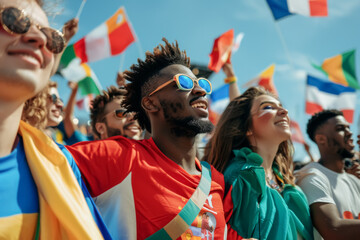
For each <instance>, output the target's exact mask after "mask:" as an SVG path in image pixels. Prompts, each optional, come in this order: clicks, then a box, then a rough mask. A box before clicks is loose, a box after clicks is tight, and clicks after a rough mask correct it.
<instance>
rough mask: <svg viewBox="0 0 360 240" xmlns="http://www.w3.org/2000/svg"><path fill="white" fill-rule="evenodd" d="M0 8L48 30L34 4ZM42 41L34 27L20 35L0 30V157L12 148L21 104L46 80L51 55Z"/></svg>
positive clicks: (4, 1) (16, 0) (0, 0)
mask: <svg viewBox="0 0 360 240" xmlns="http://www.w3.org/2000/svg"><path fill="white" fill-rule="evenodd" d="M0 5H1V6H2V7H6V6H13V7H17V8H19V9H23V10H24V11H25V12H26V13H27V14H28V16H29V17H30V18H31V19H32V21H33V22H35V23H37V24H39V25H40V26H44V27H45V26H46V27H48V26H49V23H48V20H47V17H46V15H45V13H44V11H43V10H42V9H41V7H40V6H39V5H38V4H37V3H36V2H35V1H23V0H13V1H8V0H0ZM46 41H47V40H46V37H45V35H44V34H43V33H42V32H41V31H40V30H39V29H38V28H36V27H35V26H34V25H32V26H31V27H30V29H29V31H28V32H27V33H25V34H23V35H13V34H9V33H7V32H6V31H5V30H4V29H3V28H2V27H0V109H1V111H0V142H1V143H2V144H0V157H3V156H6V155H8V154H10V152H11V151H12V149H13V146H16V141H15V140H16V136H17V131H18V128H19V123H20V119H21V114H22V110H23V105H24V102H25V101H26V100H27V99H29V98H31V97H33V96H34V95H35V94H36V93H38V92H39V91H40V90H42V89H43V88H44V87H45V86H46V84H47V81H48V79H49V77H50V73H51V69H52V67H53V63H54V55H53V53H51V52H49V51H48V50H47V49H46V47H45V45H46ZM24 53H26V54H24ZM33 56H36V58H34V57H33Z"/></svg>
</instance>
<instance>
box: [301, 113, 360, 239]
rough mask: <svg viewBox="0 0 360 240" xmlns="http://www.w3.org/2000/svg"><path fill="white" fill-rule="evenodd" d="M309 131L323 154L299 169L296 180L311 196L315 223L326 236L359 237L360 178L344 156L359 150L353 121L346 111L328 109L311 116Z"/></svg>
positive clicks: (324, 236) (310, 201) (332, 237)
mask: <svg viewBox="0 0 360 240" xmlns="http://www.w3.org/2000/svg"><path fill="white" fill-rule="evenodd" d="M307 133H308V135H309V137H310V138H311V140H313V141H314V142H315V143H316V144H317V145H318V148H319V151H320V155H321V158H320V160H319V162H314V163H310V164H308V165H307V166H306V167H304V168H303V169H301V170H300V171H299V172H298V173H297V175H296V177H297V182H296V184H298V185H299V186H300V187H301V188H302V190H303V191H304V192H305V194H306V196H307V199H308V202H309V205H310V211H311V217H312V220H313V224H314V227H315V228H316V229H317V230H318V232H319V233H320V234H321V236H322V237H323V238H324V239H358V238H359V236H360V221H359V215H360V202H359V199H360V180H359V179H358V178H356V177H355V176H353V175H351V174H348V173H346V172H345V171H344V159H345V158H352V157H353V156H354V153H355V152H354V144H353V139H352V132H351V131H350V126H349V123H348V122H347V121H346V120H345V118H344V116H343V113H342V112H340V111H337V110H324V111H322V112H319V113H317V114H315V115H314V116H313V117H312V118H311V119H310V120H309V122H308V125H307ZM315 235H316V236H315V239H321V237H320V236H319V235H318V234H317V233H315Z"/></svg>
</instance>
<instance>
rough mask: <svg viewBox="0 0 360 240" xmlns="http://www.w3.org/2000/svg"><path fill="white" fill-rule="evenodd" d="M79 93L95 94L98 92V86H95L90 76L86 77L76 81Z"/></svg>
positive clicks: (84, 94)
mask: <svg viewBox="0 0 360 240" xmlns="http://www.w3.org/2000/svg"><path fill="white" fill-rule="evenodd" d="M78 86H79V89H80V94H81V95H83V96H86V95H88V94H90V93H94V94H95V95H98V94H100V90H99V88H98V87H97V86H96V84H95V82H94V80H93V79H92V78H91V77H86V78H84V79H83V80H81V81H80V82H79V83H78Z"/></svg>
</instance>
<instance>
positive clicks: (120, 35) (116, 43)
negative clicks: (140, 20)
mask: <svg viewBox="0 0 360 240" xmlns="http://www.w3.org/2000/svg"><path fill="white" fill-rule="evenodd" d="M109 41H110V46H111V55H116V54H119V53H122V52H123V51H124V50H125V49H126V48H127V47H128V46H129V45H130V44H131V43H132V42H134V41H135V37H134V35H133V33H132V31H131V29H130V26H129V24H128V23H127V22H125V23H124V24H122V25H120V26H119V27H118V28H117V29H115V30H114V31H112V32H111V33H110V34H109Z"/></svg>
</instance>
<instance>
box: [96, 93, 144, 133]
mask: <svg viewBox="0 0 360 240" xmlns="http://www.w3.org/2000/svg"><path fill="white" fill-rule="evenodd" d="M122 100H123V99H122V98H117V99H114V100H112V101H111V102H109V103H108V104H106V107H105V117H104V118H105V121H103V122H97V123H96V125H95V127H96V129H97V131H98V132H99V133H100V138H101V139H106V138H108V137H112V136H117V135H122V136H126V137H128V138H131V139H136V140H139V139H141V134H142V130H141V128H140V126H139V124H138V122H137V121H135V120H134V119H133V114H132V113H129V114H126V115H125V117H124V118H121V119H119V118H118V117H116V115H115V110H117V109H121V107H120V104H121V102H122Z"/></svg>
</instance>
